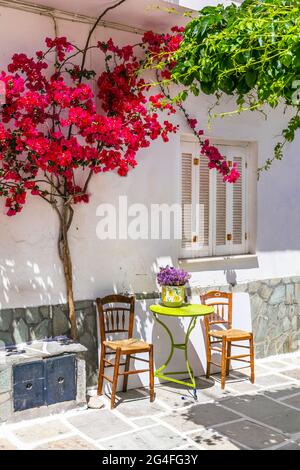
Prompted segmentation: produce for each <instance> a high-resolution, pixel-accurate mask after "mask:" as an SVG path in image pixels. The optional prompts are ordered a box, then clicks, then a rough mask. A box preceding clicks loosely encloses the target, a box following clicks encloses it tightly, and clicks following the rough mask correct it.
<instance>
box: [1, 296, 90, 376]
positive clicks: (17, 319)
mask: <svg viewBox="0 0 300 470" xmlns="http://www.w3.org/2000/svg"><path fill="white" fill-rule="evenodd" d="M76 318H77V327H78V336H79V342H80V343H81V344H82V345H83V346H85V347H86V348H87V349H88V352H87V353H85V354H86V362H87V382H88V384H94V383H96V380H97V367H98V366H97V363H98V359H97V358H98V352H97V343H98V340H97V325H96V313H95V305H94V302H93V301H86V300H84V301H79V302H76ZM69 334H70V323H69V320H68V307H67V305H52V306H42V307H28V308H15V309H5V310H1V311H0V347H1V346H4V345H11V344H19V343H23V342H28V341H34V340H41V339H45V338H50V337H54V336H62V335H66V336H68V335H69Z"/></svg>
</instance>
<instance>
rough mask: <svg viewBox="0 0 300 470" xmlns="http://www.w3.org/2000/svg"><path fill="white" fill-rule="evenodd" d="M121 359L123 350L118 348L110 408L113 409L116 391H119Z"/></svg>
mask: <svg viewBox="0 0 300 470" xmlns="http://www.w3.org/2000/svg"><path fill="white" fill-rule="evenodd" d="M120 357H121V348H118V349H117V351H116V361H115V367H114V376H113V383H112V387H111V399H110V408H111V409H113V408H114V407H115V401H116V391H117V384H118V377H119V366H120Z"/></svg>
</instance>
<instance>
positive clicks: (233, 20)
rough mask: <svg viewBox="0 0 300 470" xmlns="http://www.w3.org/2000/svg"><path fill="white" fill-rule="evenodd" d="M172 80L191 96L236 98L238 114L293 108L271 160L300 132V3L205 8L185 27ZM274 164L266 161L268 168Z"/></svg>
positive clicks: (253, 1) (269, 0)
mask: <svg viewBox="0 0 300 470" xmlns="http://www.w3.org/2000/svg"><path fill="white" fill-rule="evenodd" d="M175 60H176V62H177V65H176V67H175V68H174V69H173V72H172V80H173V81H175V82H176V83H179V84H182V85H184V86H185V87H186V88H188V90H190V91H192V92H193V93H194V94H195V95H199V93H200V92H201V91H202V92H204V93H206V94H208V95H211V94H216V95H217V97H218V98H219V96H220V94H222V93H225V94H227V95H235V96H236V100H237V110H236V112H242V111H244V110H246V109H250V110H259V109H261V108H262V106H263V105H265V104H268V105H270V106H271V107H273V108H274V107H276V106H278V105H279V104H280V103H282V102H283V103H285V104H286V105H290V106H293V107H294V108H295V111H296V112H295V116H294V117H293V118H292V120H291V121H290V123H289V125H288V128H287V129H285V130H284V131H283V137H284V141H282V142H280V143H278V144H277V146H276V148H275V156H274V158H278V159H280V158H281V157H282V148H283V146H284V144H285V142H286V141H292V140H293V139H294V136H295V132H296V130H297V129H298V128H300V116H299V111H300V100H299V96H298V95H299V94H300V0H246V1H244V2H243V4H242V5H241V6H238V7H237V6H236V5H231V6H228V7H224V6H222V5H219V6H217V7H206V8H204V9H203V10H201V11H200V12H199V15H198V16H197V17H195V18H194V19H193V20H192V21H191V22H190V23H189V24H188V25H187V27H186V29H185V33H184V39H183V41H182V43H181V45H180V48H179V49H178V51H177V52H176V54H175ZM272 160H273V159H269V160H268V161H267V162H266V165H265V168H268V167H269V166H270V164H271V163H272Z"/></svg>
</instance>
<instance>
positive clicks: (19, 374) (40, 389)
mask: <svg viewBox="0 0 300 470" xmlns="http://www.w3.org/2000/svg"><path fill="white" fill-rule="evenodd" d="M13 381H14V394H13V395H14V410H15V411H22V410H27V409H28V408H35V407H38V406H42V405H44V402H45V393H44V388H45V379H44V363H43V361H36V362H30V363H28V364H20V365H16V366H14V368H13Z"/></svg>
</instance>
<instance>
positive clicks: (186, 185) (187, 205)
mask: <svg viewBox="0 0 300 470" xmlns="http://www.w3.org/2000/svg"><path fill="white" fill-rule="evenodd" d="M192 165H193V154H192V153H182V155H181V205H182V245H181V246H182V248H183V249H191V246H192V220H193V215H192V200H193V194H192V169H193V168H192Z"/></svg>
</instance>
